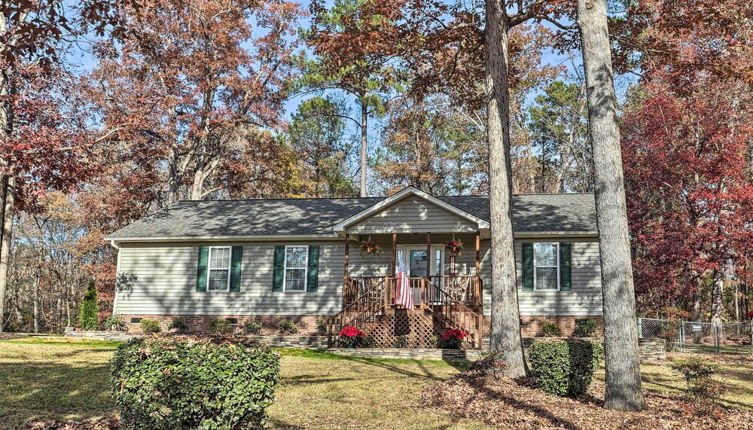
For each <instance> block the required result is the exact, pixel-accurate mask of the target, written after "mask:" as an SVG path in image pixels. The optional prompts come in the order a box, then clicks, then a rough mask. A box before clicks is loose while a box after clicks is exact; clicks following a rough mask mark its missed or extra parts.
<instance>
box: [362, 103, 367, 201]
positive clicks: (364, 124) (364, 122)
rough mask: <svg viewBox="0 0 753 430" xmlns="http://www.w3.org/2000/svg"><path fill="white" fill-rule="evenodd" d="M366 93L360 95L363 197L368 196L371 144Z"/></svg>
mask: <svg viewBox="0 0 753 430" xmlns="http://www.w3.org/2000/svg"><path fill="white" fill-rule="evenodd" d="M364 98H365V95H362V96H361V97H360V99H361V197H366V196H367V194H366V161H367V155H368V144H369V139H368V137H369V106H368V105H367V104H366V101H365V100H364Z"/></svg>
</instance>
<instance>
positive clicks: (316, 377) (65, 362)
mask: <svg viewBox="0 0 753 430" xmlns="http://www.w3.org/2000/svg"><path fill="white" fill-rule="evenodd" d="M116 347H117V344H116V343H110V342H87V341H74V342H69V339H61V338H31V339H18V340H12V341H0V381H2V383H0V429H6V428H17V427H20V426H22V425H23V424H24V423H25V422H26V421H29V420H32V419H35V420H36V419H43V420H49V419H79V418H89V417H97V416H104V415H109V414H111V413H113V412H114V407H113V404H112V401H111V399H110V393H109V389H110V384H109V359H110V357H111V356H112V353H113V351H114V350H115V348H116ZM280 352H281V353H282V355H283V357H282V385H281V387H280V388H279V389H278V391H277V401H276V403H275V404H274V405H273V406H272V407H271V408H270V409H269V415H270V423H269V426H270V427H272V428H275V429H299V428H328V429H329V428H333V429H334V428H338V429H350V428H353V429H362V428H372V429H381V428H404V429H440V428H441V429H486V428H489V427H486V426H484V425H483V424H480V423H477V422H473V421H470V420H467V419H453V418H452V417H451V416H450V415H449V414H447V413H444V412H442V411H438V410H436V409H432V408H426V407H423V406H422V405H421V402H420V399H419V394H420V392H421V390H422V389H423V387H425V386H426V385H427V384H430V383H432V382H434V381H439V380H442V379H446V378H448V377H450V376H452V375H454V374H455V373H457V372H458V370H457V369H455V368H454V367H452V366H450V365H448V364H446V363H443V362H431V361H411V360H373V359H356V358H344V357H336V356H333V355H331V354H327V353H319V352H313V351H303V350H281V351H280Z"/></svg>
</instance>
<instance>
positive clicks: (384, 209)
mask: <svg viewBox="0 0 753 430" xmlns="http://www.w3.org/2000/svg"><path fill="white" fill-rule="evenodd" d="M488 228H489V223H488V222H487V221H485V220H482V219H480V218H478V217H476V216H475V215H472V214H470V213H468V212H465V211H463V210H461V209H458V208H457V207H454V206H452V205H450V204H449V203H446V202H444V201H442V200H440V199H437V198H436V197H433V196H431V195H429V194H426V193H424V192H421V191H419V190H416V189H414V188H406V189H405V190H402V191H400V192H399V193H397V194H395V195H393V196H391V197H388V198H386V199H384V200H383V201H381V202H379V203H378V204H376V205H374V206H372V207H370V208H368V209H366V210H364V211H361V212H359V213H357V214H355V215H353V216H351V217H350V218H348V219H346V220H344V221H342V222H340V223H338V224H337V225H336V226H335V227H334V230H335V231H336V232H338V233H346V234H391V233H431V232H435V233H437V232H448V233H449V232H452V233H472V232H477V231H479V230H485V229H488Z"/></svg>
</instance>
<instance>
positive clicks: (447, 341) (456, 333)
mask: <svg viewBox="0 0 753 430" xmlns="http://www.w3.org/2000/svg"><path fill="white" fill-rule="evenodd" d="M466 336H468V333H467V332H465V331H463V330H460V329H452V330H445V332H444V333H442V341H441V342H440V346H441V347H442V348H446V349H460V346H461V345H462V343H463V339H465V338H466Z"/></svg>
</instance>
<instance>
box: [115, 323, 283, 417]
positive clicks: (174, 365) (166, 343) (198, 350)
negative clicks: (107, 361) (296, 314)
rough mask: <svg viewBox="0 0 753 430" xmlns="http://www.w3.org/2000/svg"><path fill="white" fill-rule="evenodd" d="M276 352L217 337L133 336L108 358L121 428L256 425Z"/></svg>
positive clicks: (274, 380)
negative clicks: (134, 337) (109, 359)
mask: <svg viewBox="0 0 753 430" xmlns="http://www.w3.org/2000/svg"><path fill="white" fill-rule="evenodd" d="M279 372H280V359H279V356H278V355H277V354H275V353H274V352H272V350H271V349H269V348H266V347H260V346H258V345H251V344H249V343H238V342H227V341H226V340H224V339H223V340H220V339H218V338H215V339H214V340H212V339H199V338H191V337H184V336H177V337H151V338H146V339H142V340H132V341H131V342H129V343H126V344H123V345H121V346H120V348H118V351H117V352H116V353H115V356H114V357H113V361H112V373H111V375H112V395H113V399H114V400H115V404H116V405H117V407H118V409H119V410H120V416H121V420H122V423H123V428H124V429H155V430H175V429H248V428H261V427H262V426H263V425H264V422H265V421H266V418H267V415H266V408H267V407H268V406H269V405H270V404H272V402H273V401H274V391H275V389H276V387H277V385H278V382H279Z"/></svg>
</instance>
